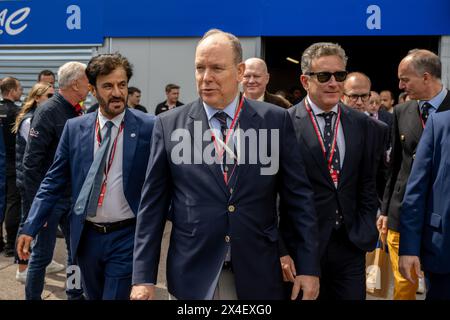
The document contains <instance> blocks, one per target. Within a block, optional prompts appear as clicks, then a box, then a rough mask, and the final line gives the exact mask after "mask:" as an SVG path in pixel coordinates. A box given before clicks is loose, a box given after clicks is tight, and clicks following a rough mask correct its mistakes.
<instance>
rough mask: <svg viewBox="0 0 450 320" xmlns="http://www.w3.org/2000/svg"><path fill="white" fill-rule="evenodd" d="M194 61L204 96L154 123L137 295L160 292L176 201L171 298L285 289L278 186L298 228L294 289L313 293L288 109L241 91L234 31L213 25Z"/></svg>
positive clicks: (253, 295)
mask: <svg viewBox="0 0 450 320" xmlns="http://www.w3.org/2000/svg"><path fill="white" fill-rule="evenodd" d="M195 68H196V73H195V74H196V81H197V90H198V92H199V95H200V97H201V98H200V99H198V100H197V101H194V102H192V103H189V104H187V105H185V106H183V107H179V108H175V109H173V110H170V111H167V112H165V113H163V114H161V115H160V116H158V117H157V120H156V123H155V129H154V132H153V137H152V149H151V156H150V164H149V168H148V171H147V177H146V181H145V184H144V188H143V193H142V199H141V204H140V208H139V214H138V222H137V230H136V243H135V250H134V264H133V285H134V286H133V290H132V294H131V298H132V299H152V298H154V284H156V279H157V272H158V262H159V253H160V245H161V238H162V234H163V229H164V223H165V219H166V217H167V212H168V208H169V205H171V212H170V213H171V221H172V234H171V239H170V246H169V252H168V258H167V285H168V290H169V293H170V295H171V298H176V299H217V300H219V299H220V300H222V299H282V298H283V281H282V271H281V264H280V260H279V257H280V256H279V251H278V230H277V224H278V216H277V209H276V199H277V192H279V193H280V197H281V202H282V203H283V204H284V205H285V207H287V210H286V212H287V214H286V216H281V217H280V220H284V219H289V221H290V223H291V224H292V227H293V229H294V230H295V236H296V242H295V248H296V250H295V259H296V261H297V262H298V263H297V265H296V268H297V269H296V270H297V274H296V275H297V277H296V278H295V285H294V289H293V293H292V297H293V298H296V296H297V295H298V293H299V290H301V291H302V292H303V298H304V299H315V298H316V297H317V295H318V277H317V276H318V272H319V266H318V263H319V259H318V241H317V219H316V215H315V211H314V206H313V202H312V197H313V195H312V191H311V186H310V184H309V181H308V179H307V176H306V173H305V170H304V167H303V163H302V161H301V158H302V157H301V154H300V150H299V147H298V145H297V144H296V140H295V133H294V129H293V126H292V122H291V121H290V119H289V116H288V114H287V112H286V111H285V110H284V109H282V108H279V107H276V106H273V105H270V104H267V103H264V102H258V101H251V100H247V99H245V97H243V96H242V95H241V94H239V83H240V82H241V81H242V77H243V74H244V70H245V65H244V63H243V62H242V48H241V45H240V42H239V40H238V39H237V38H236V37H235V36H234V35H232V34H229V33H225V32H223V31H220V30H216V29H213V30H210V31H209V32H207V33H206V34H205V35H204V36H203V38H202V39H201V40H200V42H199V44H198V46H197V49H196V55H195ZM210 128H211V129H212V133H211V130H209V129H210ZM227 128H228V129H227ZM236 128H237V129H236ZM233 129H236V130H233ZM240 133H243V134H245V135H246V136H245V137H244V136H242V135H240ZM230 137H231V138H230ZM264 137H266V138H267V139H264ZM180 139H181V140H180ZM224 140H225V141H224ZM182 147H185V148H182ZM252 148H257V149H255V150H253V151H252ZM224 155H225V160H224ZM264 155H267V158H265V156H264ZM214 157H215V158H214ZM263 158H265V159H263ZM210 160H212V161H210ZM264 160H267V161H264Z"/></svg>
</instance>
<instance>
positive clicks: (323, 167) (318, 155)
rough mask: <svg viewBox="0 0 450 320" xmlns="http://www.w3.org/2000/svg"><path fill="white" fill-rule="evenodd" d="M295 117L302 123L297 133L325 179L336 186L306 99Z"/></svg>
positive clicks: (298, 108)
mask: <svg viewBox="0 0 450 320" xmlns="http://www.w3.org/2000/svg"><path fill="white" fill-rule="evenodd" d="M295 117H296V121H298V122H299V123H300V130H298V131H297V134H301V137H302V139H303V143H304V144H305V145H306V146H307V147H308V149H309V150H310V151H311V154H312V156H313V158H314V160H315V161H316V163H317V166H318V167H319V169H320V172H322V174H323V175H324V177H325V179H326V180H327V181H328V182H329V183H330V184H331V185H333V186H334V184H333V181H332V180H331V176H330V173H329V172H328V165H327V162H326V160H325V157H324V156H323V151H322V147H321V146H320V143H319V139H318V137H317V135H316V132H315V131H314V127H313V124H312V122H311V118H310V116H309V114H308V111H306V107H305V101H304V100H303V101H302V102H301V103H300V105H299V106H298V107H297V110H296V112H295ZM297 138H298V137H297Z"/></svg>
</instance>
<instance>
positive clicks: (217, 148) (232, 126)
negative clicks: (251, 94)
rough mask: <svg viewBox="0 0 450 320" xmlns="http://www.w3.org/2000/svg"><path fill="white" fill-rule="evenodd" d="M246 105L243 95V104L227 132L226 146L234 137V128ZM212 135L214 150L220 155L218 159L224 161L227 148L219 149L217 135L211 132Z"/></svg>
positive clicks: (235, 113)
mask: <svg viewBox="0 0 450 320" xmlns="http://www.w3.org/2000/svg"><path fill="white" fill-rule="evenodd" d="M243 105H244V95H242V97H241V102H240V103H239V106H238V108H237V109H236V111H235V112H234V118H233V121H232V122H231V126H230V128H229V129H228V132H227V136H226V137H225V141H224V144H225V145H228V140H229V139H230V137H231V136H232V134H233V133H234V127H235V125H236V121H237V119H238V118H239V115H240V113H241V110H242V106H243ZM211 135H212V140H213V142H214V148H215V149H216V154H218V158H219V159H222V157H223V153H224V151H225V146H224V147H223V148H220V147H219V145H218V144H217V142H216V139H217V138H216V135H215V134H214V131H213V130H211Z"/></svg>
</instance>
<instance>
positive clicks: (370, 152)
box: [280, 100, 379, 254]
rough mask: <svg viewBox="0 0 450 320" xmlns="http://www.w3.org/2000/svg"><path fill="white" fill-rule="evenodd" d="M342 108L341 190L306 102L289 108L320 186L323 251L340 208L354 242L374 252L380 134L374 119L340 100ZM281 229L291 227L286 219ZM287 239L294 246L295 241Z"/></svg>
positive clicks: (318, 204)
mask: <svg viewBox="0 0 450 320" xmlns="http://www.w3.org/2000/svg"><path fill="white" fill-rule="evenodd" d="M340 108H341V110H342V113H341V123H342V129H343V132H344V138H345V156H344V163H343V166H342V169H341V174H340V178H339V183H338V186H337V188H335V186H334V183H333V181H332V179H331V177H330V173H329V171H328V167H327V163H326V160H325V157H324V156H323V152H322V149H321V146H320V144H319V140H318V138H317V135H316V133H315V131H314V127H313V124H312V122H311V119H310V117H309V114H308V112H307V110H306V108H305V103H304V100H303V101H302V102H300V103H299V104H297V105H296V106H294V107H292V108H290V109H289V110H288V112H289V114H290V116H291V118H292V121H293V123H294V128H295V131H296V135H297V139H298V141H299V144H300V148H301V153H302V155H303V159H304V161H305V164H306V172H307V174H308V177H309V180H310V181H311V184H312V186H313V190H314V198H315V208H316V212H317V215H318V218H319V241H320V252H321V254H323V253H324V252H325V248H326V246H327V244H328V240H329V239H330V235H331V232H332V230H333V226H334V224H335V221H336V210H339V211H340V212H341V214H342V215H343V217H344V224H345V228H346V230H347V233H348V237H349V239H350V241H351V242H353V244H355V245H356V246H357V247H358V248H360V249H361V250H364V251H371V250H373V249H374V248H375V245H376V242H377V237H378V231H377V228H376V213H377V195H376V189H375V172H376V165H377V164H378V161H377V160H376V157H375V155H377V154H379V151H377V149H378V146H377V144H378V143H377V142H375V140H374V139H373V135H374V133H375V132H376V131H375V130H374V126H373V123H372V121H373V120H371V119H370V118H369V117H368V116H366V115H365V114H363V113H359V112H357V111H354V110H352V109H350V108H348V107H346V106H345V105H343V104H340ZM377 132H378V131H377ZM280 228H286V229H287V230H288V229H289V228H290V226H289V225H288V226H284V225H281V223H280ZM285 234H289V233H285ZM285 240H286V241H285V244H286V246H287V247H288V249H289V245H290V242H291V240H290V239H285Z"/></svg>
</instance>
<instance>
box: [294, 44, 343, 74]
mask: <svg viewBox="0 0 450 320" xmlns="http://www.w3.org/2000/svg"><path fill="white" fill-rule="evenodd" d="M325 56H338V57H339V58H341V60H342V61H343V62H344V68H345V67H346V66H347V56H346V55H345V51H344V49H342V47H341V46H340V45H338V44H337V43H331V42H317V43H314V44H312V45H310V46H309V47H308V48H307V49H306V50H305V51H304V52H303V55H302V63H301V67H302V73H303V74H306V73H308V72H311V63H312V61H313V60H314V59H317V58H320V57H325Z"/></svg>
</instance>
